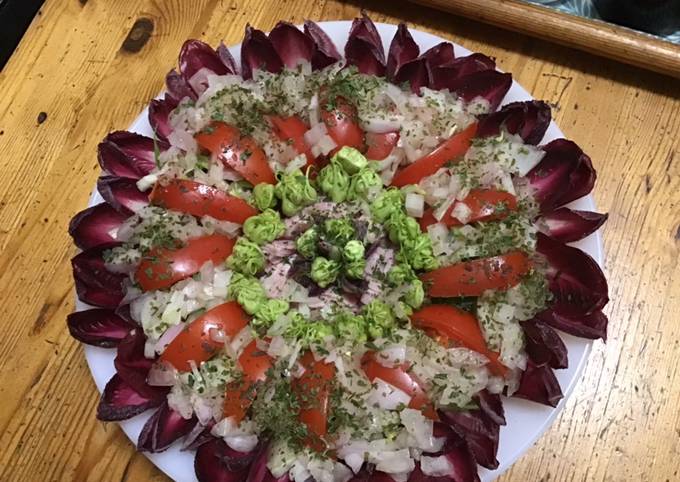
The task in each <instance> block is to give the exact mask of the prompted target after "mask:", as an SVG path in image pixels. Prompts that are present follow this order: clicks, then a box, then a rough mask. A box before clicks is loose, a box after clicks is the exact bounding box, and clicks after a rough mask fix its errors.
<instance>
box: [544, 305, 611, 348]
mask: <svg viewBox="0 0 680 482" xmlns="http://www.w3.org/2000/svg"><path fill="white" fill-rule="evenodd" d="M536 319H538V320H541V321H542V322H544V323H546V324H548V325H550V326H552V327H553V328H557V329H558V330H562V331H564V332H565V333H569V334H570V335H574V336H579V337H581V338H589V339H592V340H596V339H599V338H601V339H602V340H604V341H607V324H608V320H607V316H606V315H605V314H604V313H602V311H600V310H598V311H594V312H592V313H590V314H587V315H578V314H570V313H563V312H561V311H560V310H559V308H557V309H554V308H551V309H547V310H545V311H542V312H541V313H539V314H537V315H536Z"/></svg>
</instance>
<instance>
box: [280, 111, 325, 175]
mask: <svg viewBox="0 0 680 482" xmlns="http://www.w3.org/2000/svg"><path fill="white" fill-rule="evenodd" d="M269 120H270V121H271V123H272V125H273V126H274V132H275V133H276V136H277V137H278V138H279V139H281V140H282V141H285V142H288V143H290V144H291V145H292V146H293V147H294V148H295V151H296V152H297V153H298V154H304V155H305V156H306V157H307V165H308V166H309V165H312V164H314V156H313V155H312V150H311V149H310V147H309V146H308V145H307V143H306V142H305V132H307V131H308V130H309V127H307V124H305V123H304V122H303V121H302V119H300V118H299V117H298V116H296V115H294V116H292V117H279V116H276V115H272V116H269Z"/></svg>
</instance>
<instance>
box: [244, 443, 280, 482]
mask: <svg viewBox="0 0 680 482" xmlns="http://www.w3.org/2000/svg"><path fill="white" fill-rule="evenodd" d="M269 453H270V446H269V444H268V443H262V444H261V445H260V448H259V450H257V452H256V455H255V458H254V460H253V462H252V464H251V465H250V470H249V471H248V477H247V478H246V479H245V482H288V481H289V480H290V478H289V477H288V473H285V474H283V475H282V476H281V477H278V478H276V477H274V476H273V475H272V473H271V472H270V471H269V469H268V468H267V461H268V460H269Z"/></svg>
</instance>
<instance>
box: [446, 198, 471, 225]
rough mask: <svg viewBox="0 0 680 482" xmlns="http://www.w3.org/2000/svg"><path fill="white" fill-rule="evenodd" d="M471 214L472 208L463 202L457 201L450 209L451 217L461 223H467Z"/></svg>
mask: <svg viewBox="0 0 680 482" xmlns="http://www.w3.org/2000/svg"><path fill="white" fill-rule="evenodd" d="M470 216H472V209H470V206H468V205H467V204H465V203H464V202H457V203H456V204H455V205H454V206H453V209H452V210H451V217H452V218H455V219H457V220H458V221H460V222H461V223H462V224H467V222H468V221H469V220H470Z"/></svg>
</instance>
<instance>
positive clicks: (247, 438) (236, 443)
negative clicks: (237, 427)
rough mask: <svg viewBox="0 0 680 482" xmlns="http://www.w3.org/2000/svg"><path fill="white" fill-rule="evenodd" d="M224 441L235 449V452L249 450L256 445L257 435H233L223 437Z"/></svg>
mask: <svg viewBox="0 0 680 482" xmlns="http://www.w3.org/2000/svg"><path fill="white" fill-rule="evenodd" d="M224 441H225V442H226V443H227V445H228V446H229V447H231V448H232V449H234V450H236V451H237V452H244V453H247V452H250V451H251V450H253V449H254V448H255V446H256V445H257V442H258V439H257V435H255V434H250V435H234V436H231V437H224Z"/></svg>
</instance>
